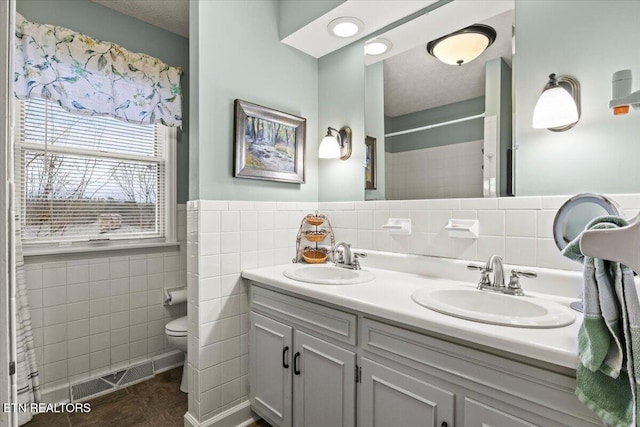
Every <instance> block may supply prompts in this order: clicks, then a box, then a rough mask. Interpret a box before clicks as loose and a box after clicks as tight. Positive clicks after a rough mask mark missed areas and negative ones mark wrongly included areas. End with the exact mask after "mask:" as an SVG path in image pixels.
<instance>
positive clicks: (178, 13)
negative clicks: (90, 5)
mask: <svg viewBox="0 0 640 427" xmlns="http://www.w3.org/2000/svg"><path fill="white" fill-rule="evenodd" d="M91 1H92V2H94V3H98V4H101V5H102V6H106V7H108V8H110V9H113V10H115V11H117V12H120V13H122V14H125V15H129V16H132V17H134V18H137V19H139V20H141V21H144V22H147V23H149V24H151V25H155V26H156V27H160V28H163V29H165V30H167V31H171V32H172V33H175V34H178V35H181V36H182V37H186V38H189V0H91Z"/></svg>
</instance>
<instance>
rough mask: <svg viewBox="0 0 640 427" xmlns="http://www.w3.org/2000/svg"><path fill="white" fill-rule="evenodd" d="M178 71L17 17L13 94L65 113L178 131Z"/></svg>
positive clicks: (82, 37)
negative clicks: (44, 101)
mask: <svg viewBox="0 0 640 427" xmlns="http://www.w3.org/2000/svg"><path fill="white" fill-rule="evenodd" d="M182 72H183V71H182V69H181V68H180V67H171V66H169V65H167V64H165V63H164V62H162V61H160V60H159V59H157V58H153V57H151V56H149V55H145V54H142V53H132V52H129V51H128V50H126V49H124V48H123V47H121V46H119V45H117V44H115V43H110V42H104V41H100V40H95V39H93V38H91V37H89V36H86V35H83V34H80V33H77V32H75V31H72V30H69V29H67V28H63V27H58V26H54V25H46V24H35V23H32V22H29V21H27V20H26V19H24V17H22V16H21V15H20V14H17V16H16V52H15V67H14V76H13V77H14V92H15V96H16V97H17V98H18V99H28V98H31V97H37V98H44V99H48V100H52V101H55V102H57V103H58V104H59V105H60V106H61V107H62V108H64V109H65V110H67V111H69V112H74V113H78V114H83V115H90V116H94V115H108V116H112V117H115V118H117V119H120V120H125V121H127V122H130V123H140V124H156V123H162V124H164V125H166V126H180V125H181V123H182V90H181V88H180V77H181V76H182Z"/></svg>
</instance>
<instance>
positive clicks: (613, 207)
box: [553, 193, 620, 250]
mask: <svg viewBox="0 0 640 427" xmlns="http://www.w3.org/2000/svg"><path fill="white" fill-rule="evenodd" d="M603 215H616V216H620V210H619V209H618V206H617V204H616V203H615V202H614V201H613V200H611V199H609V198H607V197H605V196H601V195H600V194H592V193H582V194H578V195H575V196H573V197H572V198H570V199H569V200H567V201H566V202H564V204H563V205H562V206H561V207H560V209H558V212H557V213H556V217H555V219H554V220H553V239H554V240H555V242H556V246H557V247H558V249H560V250H562V249H564V248H565V246H567V244H568V243H569V242H571V241H572V240H573V239H575V238H576V237H578V236H579V235H580V233H582V231H583V230H584V228H585V227H586V225H587V224H588V223H589V222H590V221H591V220H592V219H594V218H597V217H599V216H603Z"/></svg>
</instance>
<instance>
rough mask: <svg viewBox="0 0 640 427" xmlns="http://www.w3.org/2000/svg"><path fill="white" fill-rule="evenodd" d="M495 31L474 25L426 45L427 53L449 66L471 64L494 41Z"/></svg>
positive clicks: (486, 26) (485, 26)
mask: <svg viewBox="0 0 640 427" xmlns="http://www.w3.org/2000/svg"><path fill="white" fill-rule="evenodd" d="M496 35H497V34H496V30H494V29H493V28H492V27H490V26H488V25H482V24H474V25H471V26H469V27H467V28H463V29H461V30H459V31H456V32H454V33H451V34H447V35H446V36H444V37H440V38H439V39H436V40H432V41H430V42H429V43H427V52H429V54H430V55H432V56H435V57H436V58H438V59H439V60H440V61H442V62H444V63H445V64H449V65H462V64H466V63H467V62H471V61H473V60H474V59H476V58H477V57H478V56H480V55H481V54H482V52H484V51H485V50H486V49H487V48H488V47H489V46H491V45H492V44H493V42H494V41H495V40H496Z"/></svg>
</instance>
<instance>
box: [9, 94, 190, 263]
mask: <svg viewBox="0 0 640 427" xmlns="http://www.w3.org/2000/svg"><path fill="white" fill-rule="evenodd" d="M10 102H12V103H13V106H14V108H15V111H17V114H18V117H19V118H20V119H21V120H23V119H24V114H25V113H24V111H25V110H24V102H21V101H19V100H13V101H10ZM22 137H23V135H22V133H21V131H18V135H17V141H16V148H17V149H18V150H20V151H19V152H22V151H23V150H24V151H29V152H55V153H60V154H70V155H77V156H84V157H92V158H100V159H116V160H125V161H134V162H141V163H148V164H156V165H159V167H160V168H162V169H163V173H162V176H163V177H164V182H163V183H162V185H161V186H159V188H158V197H157V200H156V212H155V215H156V220H157V223H156V224H157V225H158V226H162V227H163V228H162V229H160V228H156V231H155V232H149V233H147V232H140V233H131V234H123V235H122V236H121V237H120V236H118V235H117V234H116V235H110V236H109V237H107V238H105V239H104V240H102V239H100V238H99V237H100V236H97V237H98V238H97V239H95V240H93V239H92V238H91V236H87V235H83V236H79V237H80V238H75V239H74V238H73V237H71V238H67V239H50V240H45V239H43V240H39V239H31V240H27V241H25V242H23V252H24V255H25V256H41V255H57V254H72V253H82V252H101V251H109V250H121V249H125V250H126V249H139V248H145V247H159V246H173V245H176V242H177V235H178V230H177V218H176V216H177V215H176V210H177V129H176V128H175V127H169V126H162V125H154V128H153V137H154V139H155V140H156V141H158V140H159V139H160V138H161V139H162V147H161V150H159V151H161V155H160V156H158V157H149V156H140V155H135V154H122V153H111V152H102V151H98V150H92V149H85V148H77V147H67V146H54V145H53V146H52V145H45V144H34V143H28V142H24V141H23V138H22ZM158 148H160V147H158ZM19 167H20V168H22V165H21V164H20V166H19ZM23 174H24V171H22V170H20V173H19V174H18V175H17V176H16V178H17V180H18V182H17V187H18V191H19V196H18V197H19V199H20V201H22V197H23V192H22V183H21V182H20V179H21V177H22V175H23ZM19 206H21V203H20V204H19ZM20 215H21V216H24V215H26V213H25V212H24V207H23V206H21V212H20ZM145 241H146V242H147V243H145Z"/></svg>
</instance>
